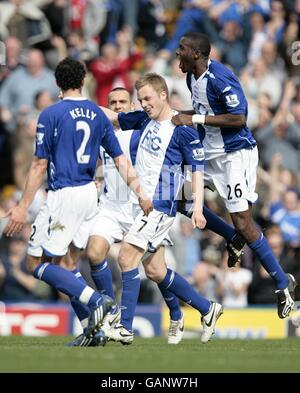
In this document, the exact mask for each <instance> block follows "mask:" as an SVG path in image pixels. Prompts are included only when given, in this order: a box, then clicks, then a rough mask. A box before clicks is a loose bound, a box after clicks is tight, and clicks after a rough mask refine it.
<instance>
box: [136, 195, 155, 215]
mask: <svg viewBox="0 0 300 393" xmlns="http://www.w3.org/2000/svg"><path fill="white" fill-rule="evenodd" d="M139 204H140V206H141V209H142V210H143V212H144V214H145V216H148V215H149V214H150V213H151V212H152V210H153V205H152V202H151V200H150V199H148V198H143V199H142V198H139Z"/></svg>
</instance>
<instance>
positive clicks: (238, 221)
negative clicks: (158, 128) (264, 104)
mask: <svg viewBox="0 0 300 393" xmlns="http://www.w3.org/2000/svg"><path fill="white" fill-rule="evenodd" d="M176 54H177V56H178V58H179V60H180V64H179V67H180V68H181V70H182V71H183V72H184V73H187V85H188V88H189V89H190V91H191V96H192V103H193V108H194V111H195V114H178V115H176V116H174V117H173V119H172V121H173V123H174V124H176V125H184V124H185V125H197V128H198V131H199V136H200V139H201V141H202V142H203V146H204V150H205V158H206V166H205V181H206V182H207V183H208V184H210V185H211V186H213V187H214V188H216V189H217V191H218V192H219V194H220V196H221V197H222V199H223V200H224V202H225V205H226V208H227V209H228V211H229V212H230V215H231V218H232V221H233V224H234V226H235V228H236V229H237V231H238V232H239V233H240V234H241V235H242V236H243V238H244V239H245V240H246V242H247V244H248V246H249V247H250V248H251V249H252V250H253V252H254V253H255V254H256V255H257V257H258V258H259V259H260V261H261V263H262V265H263V266H264V268H265V269H266V270H267V271H268V273H269V274H270V276H271V277H272V278H273V280H274V282H275V285H276V293H277V296H278V316H279V317H280V318H285V317H287V316H288V315H289V313H290V311H291V310H292V309H293V307H294V290H295V286H296V282H295V279H294V277H293V276H292V275H291V274H285V273H284V271H283V270H282V268H281V266H280V264H279V263H278V261H277V259H276V257H275V256H274V254H273V252H272V250H271V248H270V246H269V244H268V242H267V240H266V238H265V237H264V235H263V233H262V232H261V231H260V230H259V229H258V228H257V226H256V225H255V223H254V221H253V218H252V212H251V205H252V204H253V203H255V201H256V200H257V194H256V193H255V185H256V168H257V165H258V152H257V147H256V141H255V139H254V137H253V135H252V134H251V132H250V130H249V129H248V127H247V113H248V105H247V101H246V98H245V96H244V93H243V90H242V87H241V85H240V82H239V80H238V78H237V77H236V76H235V75H234V73H233V72H232V71H231V70H229V69H228V68H226V67H225V66H224V65H223V64H221V63H219V62H218V61H215V60H210V59H209V54H210V42H209V40H208V38H207V36H205V35H204V34H200V33H189V34H186V35H185V36H184V37H182V38H181V40H180V44H179V48H178V49H177V51H176Z"/></svg>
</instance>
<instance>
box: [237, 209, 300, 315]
mask: <svg viewBox="0 0 300 393" xmlns="http://www.w3.org/2000/svg"><path fill="white" fill-rule="evenodd" d="M231 217H232V221H233V223H234V225H235V227H236V228H237V230H238V231H239V232H240V233H241V234H242V235H243V237H244V238H245V239H246V241H247V244H248V246H249V247H250V248H251V250H252V251H253V252H254V253H255V254H256V256H257V257H258V258H259V260H260V262H261V264H262V265H263V267H264V268H265V269H266V271H267V272H268V273H269V275H270V276H271V277H272V279H273V280H274V282H275V285H276V288H277V290H276V294H277V297H278V301H277V311H278V316H279V318H285V317H287V316H288V315H289V314H290V312H291V310H292V309H293V308H294V300H295V287H296V285H297V284H296V281H295V278H294V276H293V275H291V274H286V273H285V272H284V271H283V269H282V267H281V265H280V264H279V262H278V260H277V258H276V257H275V255H274V253H273V251H272V249H271V247H270V246H269V243H268V241H267V239H266V238H265V236H264V235H263V233H262V232H261V231H260V230H258V229H257V226H256V225H255V223H254V221H253V219H252V213H251V208H249V210H247V211H242V212H235V213H231Z"/></svg>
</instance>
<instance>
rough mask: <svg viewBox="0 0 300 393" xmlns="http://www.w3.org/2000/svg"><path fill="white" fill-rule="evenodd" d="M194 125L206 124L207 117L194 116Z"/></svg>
mask: <svg viewBox="0 0 300 393" xmlns="http://www.w3.org/2000/svg"><path fill="white" fill-rule="evenodd" d="M192 123H193V124H204V123H205V115H193V116H192Z"/></svg>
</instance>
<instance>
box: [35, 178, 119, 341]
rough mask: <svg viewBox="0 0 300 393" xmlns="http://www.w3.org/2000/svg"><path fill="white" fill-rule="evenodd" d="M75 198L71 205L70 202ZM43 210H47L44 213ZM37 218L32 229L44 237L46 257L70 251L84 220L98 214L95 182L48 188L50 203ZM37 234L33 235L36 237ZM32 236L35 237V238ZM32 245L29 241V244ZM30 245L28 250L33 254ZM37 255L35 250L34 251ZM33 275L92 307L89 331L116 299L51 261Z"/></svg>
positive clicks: (101, 318) (62, 254) (42, 264)
mask: <svg viewBox="0 0 300 393" xmlns="http://www.w3.org/2000/svg"><path fill="white" fill-rule="evenodd" d="M70 200H71V201H72V204H70V202H69V201H70ZM42 210H44V211H43V212H42ZM42 210H41V212H40V214H41V216H42V219H39V217H38V218H37V220H36V221H35V223H34V224H33V226H32V228H33V230H34V233H35V234H39V236H40V237H41V239H40V242H39V245H40V246H41V247H42V248H43V255H44V256H46V257H57V258H59V257H63V256H64V255H66V254H67V252H68V248H69V245H70V244H71V242H72V241H73V239H74V238H75V237H76V234H77V233H78V232H79V231H80V228H81V227H82V225H83V224H84V223H85V222H90V221H91V220H92V218H93V217H94V216H95V214H96V213H97V193H96V189H95V185H94V184H92V183H90V184H88V185H86V186H82V187H74V188H72V187H70V188H69V187H68V188H65V189H61V190H57V191H55V192H52V191H49V192H48V196H47V204H45V209H42ZM35 234H34V236H35ZM34 236H33V235H32V236H31V238H30V241H31V240H32V238H34ZM30 245H31V244H30V243H29V246H30ZM29 251H30V247H29V250H28V253H29V254H30V252H29ZM31 251H32V254H31V255H33V257H32V258H34V251H35V250H34V249H33V250H31ZM29 264H31V261H29ZM31 271H32V272H33V274H34V276H35V277H36V278H38V279H40V280H43V281H45V282H47V283H48V284H49V285H51V286H53V287H55V288H56V289H57V290H60V291H61V292H63V293H65V294H67V295H68V296H70V297H75V298H77V299H78V300H80V301H81V302H82V303H84V304H87V305H88V306H89V307H90V309H91V314H90V316H89V323H88V328H87V334H89V335H90V334H92V332H93V331H94V330H95V329H96V328H97V327H98V325H99V324H100V323H101V322H102V320H103V318H104V315H105V314H106V313H107V312H108V311H109V309H110V308H111V306H112V304H113V301H112V299H110V298H108V297H104V296H101V295H100V294H99V293H98V292H95V291H94V290H93V289H92V288H91V287H89V286H87V285H86V284H85V283H83V282H81V281H80V280H78V279H77V278H76V277H75V276H74V274H73V273H71V272H69V271H67V270H66V269H63V268H62V267H60V266H57V265H53V264H51V263H45V262H44V261H43V262H42V263H40V264H39V265H38V266H36V267H35V269H32V270H31Z"/></svg>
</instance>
